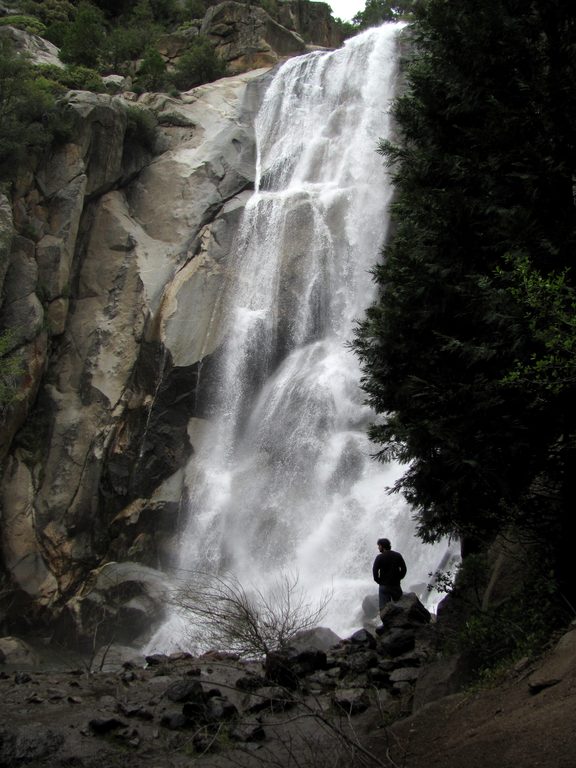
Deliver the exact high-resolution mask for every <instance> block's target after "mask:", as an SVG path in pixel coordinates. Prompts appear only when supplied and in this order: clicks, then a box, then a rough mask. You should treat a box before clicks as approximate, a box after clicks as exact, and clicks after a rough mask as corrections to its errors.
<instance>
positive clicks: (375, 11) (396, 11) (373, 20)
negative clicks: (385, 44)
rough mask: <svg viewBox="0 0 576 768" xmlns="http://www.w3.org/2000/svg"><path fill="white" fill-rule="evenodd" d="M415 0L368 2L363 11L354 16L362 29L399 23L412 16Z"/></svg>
mask: <svg viewBox="0 0 576 768" xmlns="http://www.w3.org/2000/svg"><path fill="white" fill-rule="evenodd" d="M414 3H415V0H366V5H365V7H364V10H363V11H360V12H359V13H357V14H356V16H354V19H353V21H354V24H355V25H357V26H358V27H359V28H360V29H366V28H367V27H375V26H378V25H379V24H382V22H384V21H397V20H399V19H402V18H407V17H409V16H410V15H411V12H412V9H413V6H414Z"/></svg>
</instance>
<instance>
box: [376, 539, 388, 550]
mask: <svg viewBox="0 0 576 768" xmlns="http://www.w3.org/2000/svg"><path fill="white" fill-rule="evenodd" d="M376 544H378V545H379V546H380V545H381V546H383V547H384V549H392V545H391V544H390V539H378V541H377V542H376Z"/></svg>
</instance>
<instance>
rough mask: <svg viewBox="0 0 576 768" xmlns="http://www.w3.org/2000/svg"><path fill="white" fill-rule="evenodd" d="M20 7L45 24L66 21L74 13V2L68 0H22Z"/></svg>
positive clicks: (71, 17)
mask: <svg viewBox="0 0 576 768" xmlns="http://www.w3.org/2000/svg"><path fill="white" fill-rule="evenodd" d="M22 8H23V9H24V10H25V11H26V13H29V14H31V15H33V16H36V18H38V19H40V21H42V22H43V23H44V24H46V25H47V26H50V25H51V24H56V23H58V22H68V21H70V20H71V19H73V18H74V15H75V13H76V8H75V6H74V4H73V3H71V2H69V1H68V0H24V2H23V3H22Z"/></svg>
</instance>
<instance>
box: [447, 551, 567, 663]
mask: <svg viewBox="0 0 576 768" xmlns="http://www.w3.org/2000/svg"><path fill="white" fill-rule="evenodd" d="M520 561H521V562H522V567H521V569H519V571H520V570H521V572H522V574H523V578H522V580H521V581H517V583H516V585H515V587H514V588H513V591H512V592H511V593H510V594H508V595H507V596H506V597H504V599H501V600H498V601H497V602H496V603H495V604H492V605H488V606H483V604H482V596H483V594H484V590H485V589H486V586H487V584H488V581H489V578H490V572H491V569H490V565H489V562H488V558H487V556H486V555H485V554H477V555H472V556H470V557H467V558H466V559H464V560H463V562H462V564H461V566H460V568H459V570H458V573H457V574H456V577H455V579H454V580H453V581H451V582H450V583H449V582H446V583H445V584H444V585H443V586H444V587H445V588H441V590H440V591H446V592H447V593H448V594H449V595H450V601H451V610H452V617H453V622H452V623H453V627H452V632H450V633H447V631H446V629H445V628H444V629H441V632H442V633H443V646H444V649H445V650H446V651H449V652H456V653H466V654H467V655H468V657H469V658H470V660H471V663H472V664H473V667H474V670H475V672H476V673H477V674H478V675H480V676H483V675H484V674H485V673H486V672H487V671H488V670H492V669H495V668H498V667H499V666H501V665H503V664H508V665H509V664H510V663H513V662H515V661H517V660H518V659H520V658H522V657H524V656H532V655H535V654H538V653H539V652H541V651H542V649H543V647H544V646H545V644H546V642H547V641H548V639H549V638H550V635H551V633H553V631H554V629H555V628H558V627H561V626H565V625H566V623H567V622H568V621H570V618H571V616H570V610H569V606H568V605H566V603H565V602H564V601H563V599H562V596H561V594H560V593H559V590H558V584H557V582H556V580H555V578H554V570H553V563H552V562H551V561H550V560H549V559H548V558H547V557H546V555H543V553H542V552H541V551H540V550H539V548H538V547H537V546H534V545H528V546H527V547H526V549H525V550H524V551H523V554H522V555H520ZM456 616H457V617H458V619H457V620H456V621H454V618H455V617H456Z"/></svg>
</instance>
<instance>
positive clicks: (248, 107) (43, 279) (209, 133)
mask: <svg viewBox="0 0 576 768" xmlns="http://www.w3.org/2000/svg"><path fill="white" fill-rule="evenodd" d="M291 7H292V6H290V8H291ZM289 10H290V9H289V8H288V5H287V6H286V12H287V13H288V11H289ZM290 13H292V14H293V9H292V11H290ZM243 14H244V15H243ZM328 16H329V12H328ZM252 17H253V19H254V20H255V23H254V24H249V25H248V28H249V31H250V30H251V32H250V35H248V36H247V37H245V38H244V37H242V34H241V30H240V32H239V31H238V30H239V28H240V27H242V26H243V25H244V27H245V28H246V23H247V22H246V18H249V19H252ZM295 18H296V17H295ZM291 19H292V17H291V16H290V17H289V18H288V21H290V23H293V24H294V23H295V22H294V21H292V20H291ZM299 23H300V24H301V27H302V25H303V24H304V22H302V21H300V22H299ZM204 24H205V26H206V29H203V32H204V33H206V34H208V35H211V36H213V37H214V38H215V39H216V38H219V39H220V40H221V42H220V43H218V45H219V46H220V48H221V49H222V51H221V52H222V53H226V52H227V53H226V56H227V60H228V61H229V62H231V64H230V67H229V69H230V70H231V71H236V72H240V74H236V75H234V76H231V77H227V78H224V79H222V80H220V81H217V82H215V83H210V84H207V85H204V86H200V87H199V88H195V89H193V90H192V91H190V92H188V93H183V94H181V95H180V97H175V98H172V97H169V96H167V95H166V94H143V95H142V96H140V97H139V98H137V97H136V96H135V95H134V94H123V95H117V96H110V95H96V94H92V93H88V92H79V91H77V92H70V93H69V94H68V95H67V96H66V97H65V99H64V105H63V108H64V109H65V110H66V111H67V112H68V113H69V115H70V117H71V119H72V121H73V126H74V127H73V139H72V140H71V141H69V142H67V143H65V144H63V145H60V146H54V147H52V149H51V151H50V152H49V154H48V155H47V157H46V158H45V160H44V161H43V162H42V163H41V165H40V166H38V167H35V168H30V169H29V170H28V171H27V172H26V173H22V174H20V176H19V178H18V180H17V182H16V183H15V185H14V187H13V191H12V194H11V195H10V196H9V195H7V194H4V195H3V196H2V197H1V199H0V234H1V237H0V249H2V258H1V259H0V264H1V265H2V269H1V270H0V281H1V283H2V293H1V295H2V303H1V306H0V328H2V329H7V330H8V331H9V332H10V350H9V351H10V352H11V353H12V354H13V355H14V356H16V357H17V358H18V359H19V360H20V363H21V374H20V375H19V377H18V381H17V385H18V395H17V397H16V399H15V400H14V401H13V402H12V403H11V404H10V405H9V406H8V407H7V408H6V409H5V410H4V412H3V413H2V414H1V419H2V429H1V435H0V459H1V461H2V476H1V480H0V498H1V509H2V518H1V531H0V532H1V544H2V564H3V570H4V573H5V594H6V596H7V598H6V600H5V601H4V603H3V605H2V608H1V615H0V619H2V620H3V621H4V623H5V625H6V627H7V628H8V629H11V630H12V629H15V630H18V629H19V628H20V627H21V626H23V625H25V624H27V623H36V622H38V621H42V620H46V621H48V622H50V624H51V626H56V627H60V628H61V632H62V634H63V635H66V634H70V636H73V635H80V636H84V637H86V636H88V635H90V633H91V632H92V631H93V629H94V622H96V623H97V622H100V621H101V620H102V614H103V613H104V614H106V615H108V614H109V613H110V614H113V615H114V616H116V615H117V613H118V611H119V610H120V608H121V606H122V605H124V604H125V603H126V602H130V601H132V602H131V609H130V610H131V611H132V613H130V611H128V615H129V616H130V617H132V619H133V618H134V616H135V615H141V614H146V615H148V616H149V615H150V614H151V613H152V612H153V611H154V609H155V608H156V609H157V607H158V605H159V604H160V603H161V601H162V597H161V594H160V592H159V591H158V583H159V582H160V579H157V580H156V581H157V583H156V584H155V585H154V586H153V587H151V586H150V585H151V584H152V582H153V581H154V579H153V578H152V577H151V575H150V574H151V573H152V571H151V570H150V569H157V568H162V567H163V566H165V565H166V564H167V562H168V552H169V551H170V548H171V547H172V544H173V537H174V535H175V533H176V531H177V525H178V516H179V511H180V504H181V500H182V499H183V497H184V496H185V495H186V488H185V484H184V471H183V468H184V466H185V464H186V461H187V459H188V457H189V456H190V455H191V454H192V452H193V451H194V442H195V439H196V436H197V435H198V434H200V433H201V430H202V424H203V416H204V413H203V397H202V394H203V392H205V391H206V390H207V389H208V388H209V387H210V380H211V371H212V370H213V366H214V364H215V363H216V362H217V359H218V350H219V348H220V346H221V342H222V334H223V331H222V324H221V319H222V312H223V309H224V307H223V306H222V302H221V296H222V293H223V288H224V286H225V283H226V278H227V259H228V257H229V253H230V249H231V246H232V242H233V238H234V233H235V229H236V226H237V224H238V221H239V217H240V215H241V212H242V208H243V206H244V204H245V202H246V199H247V197H248V196H249V194H250V188H251V185H252V182H253V176H254V147H253V138H252V131H251V117H252V113H253V112H254V110H255V109H256V106H257V103H258V100H259V93H260V91H261V89H262V88H265V87H266V82H267V79H266V68H267V67H269V66H270V65H271V64H274V63H276V62H277V61H278V60H280V59H281V58H282V57H284V56H287V55H294V54H298V53H301V52H303V51H304V50H305V48H306V44H305V43H304V41H303V39H302V38H301V37H300V36H299V34H298V33H297V32H295V31H290V30H287V29H286V28H284V27H282V26H281V25H280V24H278V23H277V22H275V21H273V20H272V19H270V17H267V14H265V12H264V11H262V10H261V9H257V8H249V9H248V16H246V9H245V7H244V6H241V5H239V4H237V3H223V4H221V5H220V6H215V7H214V8H212V9H210V12H209V14H207V17H206V19H205V22H204ZM320 26H321V25H320ZM254 35H256V37H257V38H258V41H259V42H258V44H255V43H254V39H253V38H254ZM323 42H327V40H324V41H323ZM41 47H42V46H40V48H41ZM258 47H259V48H260V50H258V51H257V50H256V49H257V48H258ZM224 48H225V49H226V51H224ZM256 64H263V65H264V67H265V68H264V69H254V66H255V65H256ZM138 110H143V111H150V112H152V113H153V114H154V115H155V116H156V119H157V120H158V123H159V131H158V133H157V136H156V138H155V142H154V144H153V145H152V144H151V143H150V139H149V137H148V138H147V137H146V136H144V135H143V134H138V130H137V126H138V124H139V118H140V117H141V113H140V112H138ZM135 126H136V127H135ZM110 561H117V562H119V563H124V562H130V563H134V565H131V566H130V567H127V568H120V567H118V568H116V569H115V570H114V569H112V570H114V574H113V577H111V578H113V586H114V589H115V597H114V600H115V607H114V608H110V607H109V606H108V605H107V597H106V595H107V589H108V588H109V587H110V584H111V583H112V582H111V581H110V579H109V580H108V582H107V583H106V584H104V586H103V583H104V582H106V579H105V578H104V579H103V578H100V577H99V576H98V574H101V573H102V568H103V566H104V564H106V563H110ZM104 569H105V573H106V574H110V572H111V569H110V567H109V566H105V567H104ZM89 574H92V575H91V576H90V578H89ZM122 585H128V586H127V587H126V590H125V595H124V593H123V595H124V596H126V599H124V596H122V597H121V598H119V597H118V590H120V591H122V589H121V587H122ZM135 600H136V602H134V601H135ZM138 601H140V602H138ZM133 625H134V628H135V629H134V632H136V631H137V630H136V627H137V625H138V622H133ZM59 631H60V630H59Z"/></svg>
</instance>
